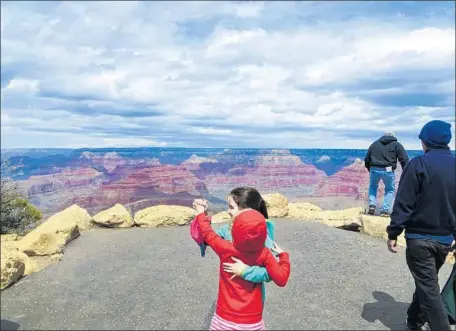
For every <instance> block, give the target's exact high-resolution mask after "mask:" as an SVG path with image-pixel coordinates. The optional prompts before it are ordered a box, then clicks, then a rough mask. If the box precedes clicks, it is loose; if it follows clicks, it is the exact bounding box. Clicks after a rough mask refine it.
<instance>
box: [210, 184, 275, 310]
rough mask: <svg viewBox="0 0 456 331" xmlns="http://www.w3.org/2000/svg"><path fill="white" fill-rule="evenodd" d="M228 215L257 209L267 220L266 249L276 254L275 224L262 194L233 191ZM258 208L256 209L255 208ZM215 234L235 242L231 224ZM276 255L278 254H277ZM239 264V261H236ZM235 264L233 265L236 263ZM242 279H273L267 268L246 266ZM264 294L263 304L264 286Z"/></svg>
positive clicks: (245, 190) (244, 189)
mask: <svg viewBox="0 0 456 331" xmlns="http://www.w3.org/2000/svg"><path fill="white" fill-rule="evenodd" d="M228 207H229V209H228V213H229V214H230V215H231V217H232V218H234V217H235V216H236V215H237V213H238V212H239V211H240V210H244V209H249V208H251V209H255V210H257V211H259V212H260V213H262V214H263V216H264V217H265V219H266V225H267V230H268V235H267V238H266V241H265V243H264V245H265V247H267V248H269V249H270V250H271V251H272V252H273V253H274V254H275V252H274V238H275V224H274V222H273V221H271V220H269V219H268V214H267V209H266V203H265V201H264V200H263V198H262V197H261V195H260V193H259V192H258V191H257V190H256V189H254V188H251V187H238V188H235V189H233V190H232V191H231V192H230V195H229V196H228ZM253 207H256V208H253ZM215 232H216V233H217V234H218V235H219V236H220V237H222V238H223V239H225V240H229V241H233V237H232V235H231V224H225V225H222V226H221V227H219V228H218V229H217V230H215ZM206 247H207V246H206V245H205V244H202V245H201V255H202V256H204V255H205V251H206ZM275 255H276V254H275ZM234 262H237V260H234ZM234 262H233V263H234ZM241 277H242V278H243V279H245V280H247V281H249V282H251V283H258V284H262V283H264V282H266V283H269V282H270V281H271V278H270V277H269V275H268V272H267V271H266V268H263V267H260V266H248V265H246V266H245V268H244V270H243V271H242V272H241ZM262 292H263V303H264V301H265V300H266V291H265V286H264V285H263V286H262Z"/></svg>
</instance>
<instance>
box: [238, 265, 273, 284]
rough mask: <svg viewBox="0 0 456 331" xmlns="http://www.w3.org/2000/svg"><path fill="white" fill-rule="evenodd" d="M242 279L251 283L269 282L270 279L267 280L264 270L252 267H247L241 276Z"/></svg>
mask: <svg viewBox="0 0 456 331" xmlns="http://www.w3.org/2000/svg"><path fill="white" fill-rule="evenodd" d="M242 278H243V279H245V280H246V281H248V282H251V283H263V282H268V283H269V282H270V281H271V278H269V274H268V272H267V270H266V268H263V267H259V266H256V265H255V266H253V267H250V266H249V267H247V268H246V269H245V271H244V272H243V274H242Z"/></svg>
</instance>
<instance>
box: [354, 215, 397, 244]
mask: <svg viewBox="0 0 456 331" xmlns="http://www.w3.org/2000/svg"><path fill="white" fill-rule="evenodd" d="M360 219H361V232H362V233H364V234H367V235H368V236H371V237H376V238H380V239H384V240H387V239H388V234H387V233H386V227H387V226H388V225H389V224H390V222H391V219H390V218H389V217H381V216H372V215H361V216H360ZM397 244H398V246H402V247H405V246H406V242H405V238H404V233H402V234H401V235H400V236H399V237H398V238H397Z"/></svg>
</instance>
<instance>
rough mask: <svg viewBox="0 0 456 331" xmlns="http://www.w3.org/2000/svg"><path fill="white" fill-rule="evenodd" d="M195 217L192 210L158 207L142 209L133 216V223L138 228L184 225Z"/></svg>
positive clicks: (168, 206)
mask: <svg viewBox="0 0 456 331" xmlns="http://www.w3.org/2000/svg"><path fill="white" fill-rule="evenodd" d="M194 217H195V211H194V210H193V209H192V208H188V207H182V206H172V205H160V206H153V207H149V208H145V209H142V210H140V211H138V212H137V213H136V214H135V218H134V223H135V224H136V225H138V226H140V227H151V228H155V227H165V226H172V225H185V224H188V223H189V222H191V220H192V219H193V218H194Z"/></svg>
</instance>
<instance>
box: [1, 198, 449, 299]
mask: <svg viewBox="0 0 456 331" xmlns="http://www.w3.org/2000/svg"><path fill="white" fill-rule="evenodd" d="M264 199H265V200H266V203H267V206H268V212H269V216H270V218H271V219H274V220H276V219H280V220H281V221H284V222H286V219H287V218H288V219H297V220H302V221H310V222H318V223H322V224H326V225H329V226H332V227H336V228H341V229H351V230H355V231H359V232H361V233H362V234H364V235H369V236H372V237H376V238H380V239H386V238H387V236H386V231H385V230H386V226H387V225H388V224H389V222H390V219H389V218H386V217H377V216H370V215H364V213H363V208H350V209H344V210H322V209H321V208H320V207H318V206H316V205H313V204H311V203H306V202H296V203H293V202H289V201H288V199H287V197H285V196H284V195H282V194H279V193H272V194H265V195H264ZM194 216H195V211H194V210H193V209H191V208H188V207H184V206H176V205H158V206H153V207H148V208H145V209H142V210H140V211H138V212H136V213H135V214H134V216H133V215H131V213H130V212H129V211H128V210H127V209H126V208H125V207H124V206H123V205H121V204H116V205H114V206H113V207H111V208H109V209H107V210H104V211H101V212H99V213H98V214H96V215H94V216H93V217H92V216H90V214H89V213H88V212H87V210H85V209H83V208H81V207H79V206H78V205H76V204H75V205H72V206H71V207H69V208H67V209H65V210H63V211H61V212H59V213H57V214H55V215H53V216H52V217H50V218H49V219H48V220H47V221H46V222H44V223H42V224H41V225H39V226H38V227H37V228H36V229H34V230H33V231H31V232H30V233H28V234H27V235H25V236H24V237H19V236H17V235H2V236H1V289H2V290H3V289H4V288H7V287H9V286H10V285H12V284H14V283H15V282H17V281H18V280H19V279H20V278H22V277H23V276H27V275H30V274H31V273H33V272H38V271H41V270H43V269H44V268H46V267H47V266H49V265H51V264H53V263H56V262H58V261H59V260H60V259H61V257H62V255H63V253H64V247H65V245H67V244H68V243H69V242H70V241H72V240H74V239H76V238H77V237H79V236H80V235H81V232H84V231H88V230H91V229H95V228H100V227H103V228H119V229H128V228H131V227H133V226H136V227H142V228H144V227H146V228H155V227H169V226H176V225H178V226H183V225H187V224H189V223H190V222H191V220H192V219H193V218H194ZM212 219H213V223H224V222H228V221H229V220H230V217H229V215H228V213H227V212H221V213H218V214H215V215H212ZM119 231H121V230H119ZM189 240H190V237H189ZM398 244H399V245H401V246H405V240H404V238H403V236H401V237H400V238H399V240H398ZM385 249H386V247H385ZM447 262H448V263H454V258H453V256H452V254H450V255H449V256H448V258H447Z"/></svg>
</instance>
